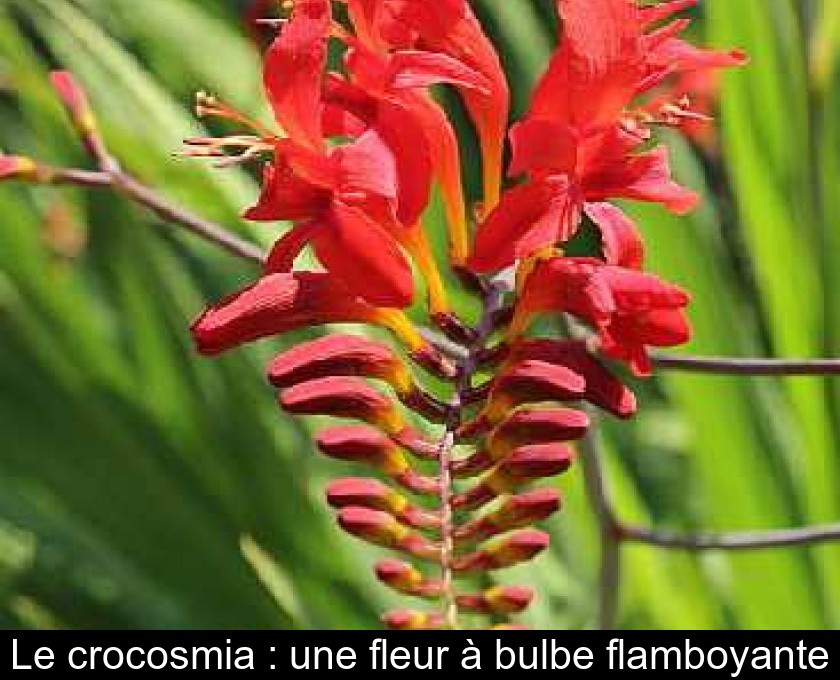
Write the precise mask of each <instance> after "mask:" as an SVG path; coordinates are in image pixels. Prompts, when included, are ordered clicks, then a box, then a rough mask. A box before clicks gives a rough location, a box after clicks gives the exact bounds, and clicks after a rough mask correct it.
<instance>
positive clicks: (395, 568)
mask: <svg viewBox="0 0 840 680" xmlns="http://www.w3.org/2000/svg"><path fill="white" fill-rule="evenodd" d="M376 577H377V578H378V579H379V580H380V581H381V582H382V583H384V584H385V585H387V586H388V587H390V588H392V589H394V590H396V591H397V592H399V593H403V594H404V595H414V596H417V597H428V598H431V597H437V596H438V595H440V590H441V583H440V581H430V580H427V579H426V578H425V577H424V576H423V574H421V573H420V571H419V570H418V569H416V568H415V567H413V566H412V565H410V564H407V563H406V562H402V561H401V560H392V559H389V560H382V561H380V562H378V563H377V565H376Z"/></svg>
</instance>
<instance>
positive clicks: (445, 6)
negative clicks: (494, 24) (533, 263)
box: [346, 0, 510, 208]
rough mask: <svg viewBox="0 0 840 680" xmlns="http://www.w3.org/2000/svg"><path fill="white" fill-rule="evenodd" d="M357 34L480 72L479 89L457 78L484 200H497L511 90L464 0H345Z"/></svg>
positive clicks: (376, 44) (380, 46) (379, 45)
mask: <svg viewBox="0 0 840 680" xmlns="http://www.w3.org/2000/svg"><path fill="white" fill-rule="evenodd" d="M346 2H347V4H348V6H349V7H350V11H351V16H352V17H353V23H354V26H355V28H356V31H357V33H358V35H359V37H360V38H361V39H362V40H364V41H365V42H366V44H367V45H368V46H369V47H371V48H372V49H374V50H379V51H382V50H385V49H388V48H401V49H411V48H420V49H422V50H426V51H430V52H435V53H440V54H445V55H447V56H449V57H451V58H453V59H455V60H457V61H459V62H461V63H463V64H464V65H466V66H467V67H468V68H470V69H471V70H472V71H474V72H476V73H479V74H481V75H482V76H483V78H484V81H485V82H486V88H485V89H484V90H476V89H475V88H474V87H472V86H471V85H470V86H466V87H465V86H464V85H463V84H461V83H456V84H455V86H456V87H457V88H458V90H459V91H460V93H461V96H462V97H463V99H464V102H465V104H466V106H467V108H468V109H469V112H470V115H471V116H472V118H473V121H474V122H475V125H476V128H477V130H478V134H479V139H480V143H481V150H482V158H483V161H484V194H485V195H484V200H485V204H486V206H487V208H492V207H493V206H494V205H495V204H496V202H497V201H498V195H499V187H500V175H501V167H502V151H503V148H504V137H505V128H506V126H507V118H508V110H509V107H510V103H509V100H510V93H509V89H508V85H507V78H506V77H505V73H504V70H503V69H502V66H501V63H500V61H499V56H498V54H497V53H496V50H495V48H494V47H493V45H492V43H491V42H490V41H489V40H488V39H487V36H486V35H485V34H484V31H483V29H482V27H481V24H480V23H479V21H478V19H477V18H476V17H475V14H474V13H473V11H472V8H471V7H470V4H469V2H467V0H441V1H439V2H436V3H434V4H431V3H429V2H427V1H426V0H379V1H377V2H372V1H370V0H346Z"/></svg>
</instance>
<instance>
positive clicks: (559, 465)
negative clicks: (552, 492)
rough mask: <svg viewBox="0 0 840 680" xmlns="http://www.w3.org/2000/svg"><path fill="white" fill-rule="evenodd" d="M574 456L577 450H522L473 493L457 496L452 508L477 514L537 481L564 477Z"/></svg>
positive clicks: (548, 446)
mask: <svg viewBox="0 0 840 680" xmlns="http://www.w3.org/2000/svg"><path fill="white" fill-rule="evenodd" d="M574 455H575V453H574V450H573V449H571V448H570V447H568V446H565V445H563V444H534V445H533V446H522V447H520V448H518V449H516V450H515V451H514V452H513V453H511V454H510V455H509V456H508V457H507V458H505V459H504V460H502V461H501V462H500V463H498V464H497V465H496V466H495V467H494V468H493V469H492V470H490V472H488V473H487V474H485V475H484V476H483V477H482V478H481V479H480V480H479V482H478V483H477V484H476V485H475V486H473V487H472V488H471V489H468V490H467V491H464V492H463V493H460V494H457V495H456V496H455V497H454V498H453V499H452V506H453V507H454V508H457V509H459V510H475V509H476V508H479V507H481V506H482V505H485V504H487V503H489V502H490V501H492V500H493V499H495V498H497V497H499V496H502V495H504V494H508V493H511V492H513V491H515V490H516V489H517V488H519V487H521V486H523V485H525V484H527V483H529V482H531V481H533V480H535V479H540V478H543V477H553V476H555V475H559V474H562V473H564V472H566V470H568V469H569V466H570V465H571V462H572V460H573V459H574Z"/></svg>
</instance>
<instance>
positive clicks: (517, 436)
mask: <svg viewBox="0 0 840 680" xmlns="http://www.w3.org/2000/svg"><path fill="white" fill-rule="evenodd" d="M588 427H589V418H588V417H587V416H586V414H585V413H584V412H583V411H577V410H574V409H567V408H553V409H551V408H534V409H528V408H523V409H520V410H518V411H515V412H514V413H513V414H512V415H511V416H510V417H509V418H508V419H507V420H505V421H504V422H503V423H502V424H501V425H499V426H498V427H497V428H496V430H495V431H494V432H493V434H492V435H491V436H490V443H489V446H488V447H487V451H488V453H489V454H490V456H491V457H493V459H494V460H501V459H502V458H504V457H505V456H506V455H507V454H508V452H509V451H510V450H511V449H513V448H516V447H517V446H521V445H523V444H542V443H552V442H567V441H573V440H576V439H580V438H581V437H583V435H585V434H586V430H587V428H588Z"/></svg>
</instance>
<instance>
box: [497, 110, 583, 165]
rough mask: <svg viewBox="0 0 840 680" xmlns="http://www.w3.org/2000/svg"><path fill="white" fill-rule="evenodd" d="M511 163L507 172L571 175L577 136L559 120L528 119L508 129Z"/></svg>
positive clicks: (575, 153)
mask: <svg viewBox="0 0 840 680" xmlns="http://www.w3.org/2000/svg"><path fill="white" fill-rule="evenodd" d="M510 144H511V152H512V157H511V162H510V167H509V168H508V174H509V175H510V176H511V177H515V176H516V175H519V174H521V173H524V172H527V173H530V174H540V173H547V174H557V175H560V174H572V173H574V170H575V166H576V165H577V151H578V138H577V135H576V134H575V132H574V130H573V129H572V128H571V127H569V126H568V125H565V124H563V123H558V122H554V121H548V120H540V119H535V118H531V119H528V120H526V121H524V122H522V123H517V124H516V125H514V126H513V127H512V128H511V131H510Z"/></svg>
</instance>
